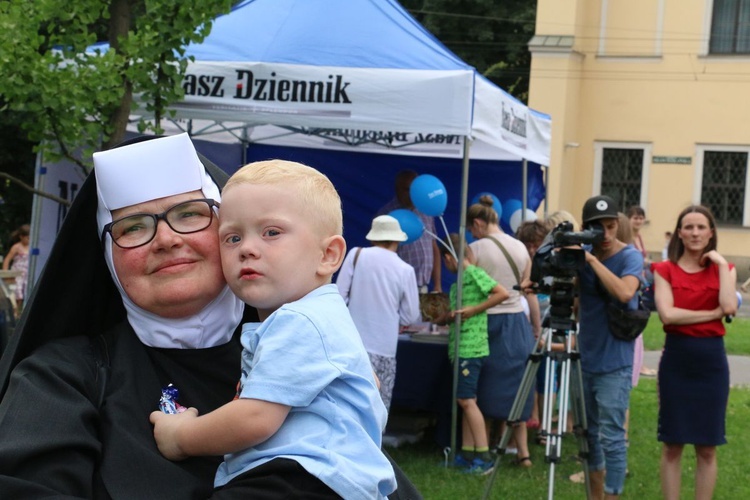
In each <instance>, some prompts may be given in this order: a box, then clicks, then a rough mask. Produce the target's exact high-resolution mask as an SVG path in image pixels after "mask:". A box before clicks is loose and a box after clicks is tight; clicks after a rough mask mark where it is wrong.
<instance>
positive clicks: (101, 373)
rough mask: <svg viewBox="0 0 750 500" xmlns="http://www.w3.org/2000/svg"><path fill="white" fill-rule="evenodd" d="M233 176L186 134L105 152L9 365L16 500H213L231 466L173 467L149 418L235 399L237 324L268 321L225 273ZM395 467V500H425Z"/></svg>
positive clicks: (1, 396)
mask: <svg viewBox="0 0 750 500" xmlns="http://www.w3.org/2000/svg"><path fill="white" fill-rule="evenodd" d="M226 178H227V175H226V174H225V173H224V172H222V171H221V170H220V169H219V168H218V167H216V166H215V165H214V164H212V163H211V162H210V161H208V160H207V159H206V158H204V157H202V156H201V155H199V154H198V153H197V152H196V150H195V147H194V145H193V143H192V141H191V140H190V138H189V137H188V135H187V134H181V135H176V136H170V137H160V138H138V139H135V140H132V141H129V142H126V143H124V144H123V145H121V146H120V147H117V148H115V149H112V150H109V151H104V152H100V153H95V154H94V172H93V173H92V174H91V175H89V177H88V178H87V179H86V181H85V182H84V183H83V186H82V187H81V190H80V192H79V194H78V195H77V197H76V198H75V200H74V202H73V204H72V205H71V207H70V209H69V211H68V215H67V217H66V218H65V220H64V223H63V225H62V228H61V230H60V233H59V235H58V236H57V239H56V240H55V244H54V246H53V248H52V251H51V253H50V256H49V259H48V260H47V264H46V265H45V268H44V270H43V271H42V273H41V276H40V278H39V280H38V282H37V284H36V286H35V287H34V290H33V292H32V294H31V297H30V298H29V301H28V305H27V307H26V308H25V309H24V313H23V315H22V317H21V319H20V321H19V324H18V326H17V327H16V333H15V334H14V335H13V337H12V338H11V339H10V341H9V343H8V346H7V347H6V349H5V351H4V352H3V355H2V358H0V429H2V439H0V491H1V492H2V493H3V496H4V497H5V498H21V497H23V498H41V497H46V496H55V497H58V496H66V497H80V498H94V499H99V498H102V499H109V498H124V499H133V498H143V499H147V498H160V499H162V498H174V499H188V498H207V497H209V496H210V495H211V493H212V491H213V479H214V475H215V472H216V469H217V467H218V465H219V464H220V463H221V459H222V457H192V458H189V459H187V460H184V461H180V462H171V461H169V460H167V459H165V458H164V457H162V455H161V454H160V453H159V450H158V449H157V447H156V444H155V442H154V439H153V434H152V426H151V424H150V423H149V414H150V413H151V412H152V411H154V410H155V409H158V408H160V405H161V407H165V406H169V407H179V406H186V407H187V406H192V407H196V408H197V409H198V410H199V411H200V412H201V413H206V412H210V411H213V410H214V409H216V408H218V407H219V406H221V405H223V404H224V403H226V402H227V401H229V400H230V399H232V397H233V396H234V394H235V387H236V384H237V381H238V380H239V378H240V353H241V345H240V343H239V334H240V331H239V328H238V327H239V326H240V325H241V324H242V323H246V322H252V321H258V317H257V312H256V311H255V310H254V309H253V308H251V307H249V306H245V305H244V304H243V303H242V302H241V301H240V300H238V299H237V298H236V297H235V296H234V295H233V294H232V292H231V290H230V289H229V287H228V286H227V285H226V282H225V281H224V278H223V275H222V272H221V265H220V258H219V244H218V232H217V227H218V219H217V214H218V207H219V205H220V202H221V195H220V188H221V187H222V186H223V185H224V182H225V181H226ZM165 394H169V395H172V396H174V397H175V398H177V399H178V401H170V402H169V404H167V405H165V404H164V403H165V402H164V400H163V398H164V397H165V396H164V395H165ZM394 469H395V471H396V475H397V478H398V480H399V490H397V492H396V493H395V494H394V495H392V498H419V494H418V493H417V492H416V490H415V489H414V488H413V486H412V485H411V484H410V483H409V481H408V479H406V478H405V476H403V473H402V472H401V471H400V470H399V469H398V467H397V466H395V464H394Z"/></svg>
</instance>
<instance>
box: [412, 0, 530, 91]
mask: <svg viewBox="0 0 750 500" xmlns="http://www.w3.org/2000/svg"><path fill="white" fill-rule="evenodd" d="M401 4H402V5H403V6H404V8H406V9H407V10H408V11H409V12H410V13H411V14H412V15H413V16H414V17H415V18H416V19H417V20H418V21H419V22H420V23H422V24H423V25H424V26H425V28H427V30H428V31H430V32H431V33H432V34H433V35H435V37H436V38H437V39H438V40H440V41H441V42H442V43H443V44H444V45H446V46H447V47H448V48H449V49H451V50H452V51H453V52H454V53H455V54H456V55H458V56H459V57H460V58H461V59H463V60H464V61H466V62H467V63H468V64H470V65H471V66H474V67H475V68H476V69H477V71H479V72H480V73H482V74H483V75H484V76H486V77H487V78H488V79H490V80H492V81H493V82H494V83H495V84H497V85H499V86H500V87H501V88H503V89H504V90H506V91H509V92H510V93H511V94H513V95H514V96H515V97H517V98H518V99H520V100H522V101H524V102H525V101H526V100H527V98H528V89H529V68H530V65H531V55H530V54H529V51H528V48H527V43H528V41H529V40H530V39H531V37H532V36H533V34H534V23H535V20H536V2H534V1H530V0H506V1H503V2H498V1H497V0H402V1H401Z"/></svg>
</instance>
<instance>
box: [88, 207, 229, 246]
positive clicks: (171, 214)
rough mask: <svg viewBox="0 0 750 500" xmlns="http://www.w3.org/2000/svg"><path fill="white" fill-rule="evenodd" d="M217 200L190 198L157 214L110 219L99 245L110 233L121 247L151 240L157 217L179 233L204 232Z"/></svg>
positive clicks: (141, 243) (212, 215)
mask: <svg viewBox="0 0 750 500" xmlns="http://www.w3.org/2000/svg"><path fill="white" fill-rule="evenodd" d="M219 206H220V205H219V203H218V202H217V201H215V200H211V199H201V200H190V201H185V202H183V203H178V204H177V205H175V206H173V207H172V208H170V209H169V210H166V211H164V212H162V213H160V214H133V215H128V216H127V217H123V218H122V219H117V220H116V221H112V222H110V223H109V224H107V225H106V226H104V229H103V230H102V244H103V242H104V238H105V236H107V233H109V234H110V235H111V236H112V241H114V242H115V245H117V246H118V247H120V248H136V247H140V246H143V245H145V244H146V243H148V242H150V241H151V240H153V239H154V236H156V226H157V224H158V223H159V220H163V221H164V222H166V223H167V225H168V226H169V227H170V228H171V229H172V231H174V232H175V233H179V234H190V233H197V232H198V231H203V230H204V229H206V228H207V227H208V226H210V225H211V222H212V221H213V219H214V211H213V208H212V207H216V208H219Z"/></svg>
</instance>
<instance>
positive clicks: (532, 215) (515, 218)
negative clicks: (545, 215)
mask: <svg viewBox="0 0 750 500" xmlns="http://www.w3.org/2000/svg"><path fill="white" fill-rule="evenodd" d="M522 210H523V209H521V208H519V209H518V210H516V211H515V212H513V215H511V216H510V221H508V222H509V223H510V228H511V229H512V230H513V232H514V233H515V232H516V231H518V226H520V225H521V217H522V213H523V212H522ZM532 220H536V212H534V211H533V210H531V209H530V208H527V209H526V222H529V221H532Z"/></svg>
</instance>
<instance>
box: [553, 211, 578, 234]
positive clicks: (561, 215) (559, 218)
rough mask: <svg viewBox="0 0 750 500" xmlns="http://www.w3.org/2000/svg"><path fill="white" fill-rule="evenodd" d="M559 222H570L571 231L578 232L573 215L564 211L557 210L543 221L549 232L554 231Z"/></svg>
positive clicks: (576, 222)
mask: <svg viewBox="0 0 750 500" xmlns="http://www.w3.org/2000/svg"><path fill="white" fill-rule="evenodd" d="M561 222H570V223H571V224H573V231H578V230H579V229H580V226H579V225H578V221H577V220H576V218H575V217H573V214H571V213H570V212H568V211H566V210H558V211H557V212H553V213H551V214H550V215H549V216H548V217H547V218H546V219H545V220H544V224H545V225H546V226H547V229H549V230H550V231H551V230H553V229H555V228H556V227H557V226H558V224H560V223H561Z"/></svg>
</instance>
